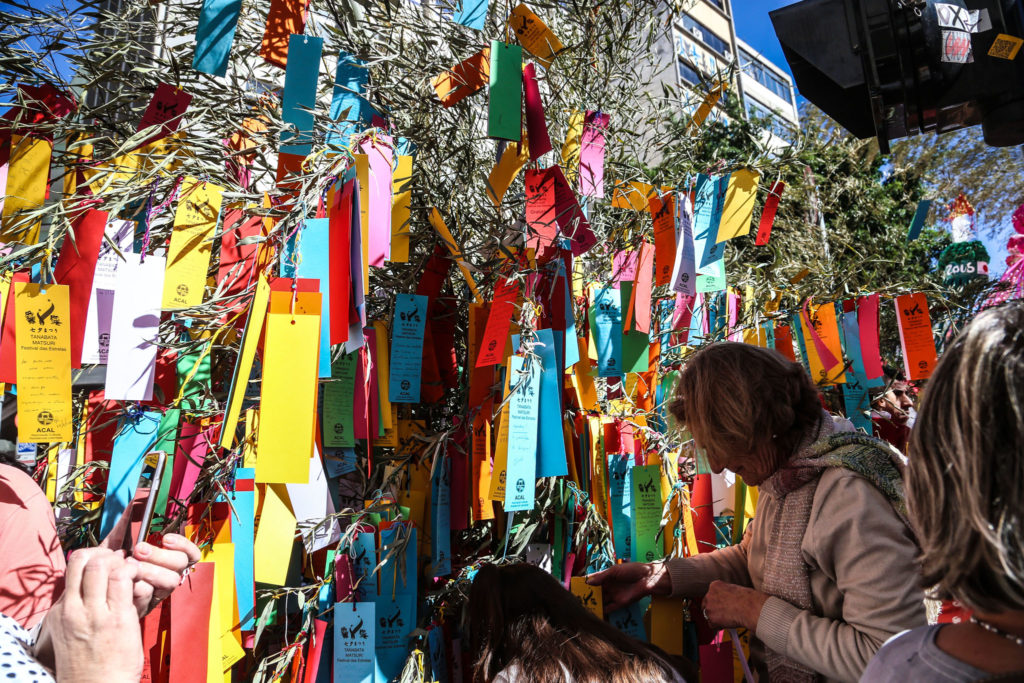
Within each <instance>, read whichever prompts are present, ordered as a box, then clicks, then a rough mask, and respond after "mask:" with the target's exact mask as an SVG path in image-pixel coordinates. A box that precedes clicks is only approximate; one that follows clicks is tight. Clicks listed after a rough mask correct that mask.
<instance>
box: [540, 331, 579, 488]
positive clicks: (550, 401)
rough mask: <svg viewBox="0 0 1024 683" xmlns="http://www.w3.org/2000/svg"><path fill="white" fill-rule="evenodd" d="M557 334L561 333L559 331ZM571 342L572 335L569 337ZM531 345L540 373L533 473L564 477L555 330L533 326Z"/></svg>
mask: <svg viewBox="0 0 1024 683" xmlns="http://www.w3.org/2000/svg"><path fill="white" fill-rule="evenodd" d="M559 335H561V333H559ZM572 340H573V342H575V341H576V337H575V336H573V337H572ZM537 341H538V344H537V346H536V347H535V348H536V350H537V355H539V356H540V361H541V366H542V368H541V376H540V411H539V412H540V439H539V441H538V443H537V477H538V478H540V477H564V476H566V475H568V474H569V464H568V461H567V460H566V457H565V436H564V435H563V433H562V402H561V398H562V397H561V394H562V378H563V377H564V371H563V369H562V368H560V367H559V364H558V358H557V356H558V354H557V352H556V350H555V344H556V343H557V342H556V340H555V334H554V333H553V332H552V331H551V330H537Z"/></svg>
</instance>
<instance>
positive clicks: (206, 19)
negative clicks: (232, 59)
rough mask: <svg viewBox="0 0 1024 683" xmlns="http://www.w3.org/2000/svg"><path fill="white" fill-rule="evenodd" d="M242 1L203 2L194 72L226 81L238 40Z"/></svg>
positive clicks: (210, 0)
mask: <svg viewBox="0 0 1024 683" xmlns="http://www.w3.org/2000/svg"><path fill="white" fill-rule="evenodd" d="M241 12H242V0H203V8H202V9H201V10H200V11H199V24H198V26H197V27H196V51H195V55H194V56H193V57H192V68H193V69H195V70H196V71H201V72H203V73H204V74H210V75H211V76H217V77H218V78H223V76H224V75H225V74H226V73H227V71H228V57H229V56H230V53H231V43H232V42H234V40H235V28H236V27H237V26H238V16H239V14H241Z"/></svg>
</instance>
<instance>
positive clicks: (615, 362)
mask: <svg viewBox="0 0 1024 683" xmlns="http://www.w3.org/2000/svg"><path fill="white" fill-rule="evenodd" d="M590 330H591V333H592V334H593V335H594V344H595V345H596V346H597V370H598V376H599V377H620V376H621V375H622V304H621V302H620V301H619V290H617V289H595V290H594V305H593V306H592V307H591V309H590Z"/></svg>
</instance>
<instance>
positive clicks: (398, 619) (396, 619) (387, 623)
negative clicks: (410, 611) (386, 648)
mask: <svg viewBox="0 0 1024 683" xmlns="http://www.w3.org/2000/svg"><path fill="white" fill-rule="evenodd" d="M380 625H381V628H392V627H396V626H397V627H398V628H401V627H403V626H405V622H404V621H402V609H401V608H400V607H399V606H398V605H395V611H394V614H392V615H391V616H390V617H381V618H380Z"/></svg>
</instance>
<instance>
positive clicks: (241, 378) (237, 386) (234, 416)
mask: <svg viewBox="0 0 1024 683" xmlns="http://www.w3.org/2000/svg"><path fill="white" fill-rule="evenodd" d="M269 305H270V285H269V284H267V278H266V277H265V276H264V275H262V274H261V275H260V279H259V281H258V282H257V283H256V293H255V294H254V295H253V297H252V303H251V304H250V307H249V319H248V320H247V321H246V323H245V332H244V334H243V335H242V347H241V349H239V351H238V360H237V361H236V362H235V376H234V380H233V381H232V384H231V390H230V391H229V392H228V409H227V411H226V412H225V413H224V426H223V427H222V428H221V434H220V447H221V448H225V449H228V450H230V449H231V446H232V444H234V441H235V426H236V425H237V424H238V416H239V414H240V413H241V410H242V399H243V398H245V387H246V386H248V384H249V373H250V372H251V371H252V363H253V360H254V359H255V358H256V347H257V346H259V343H260V335H261V334H262V333H263V321H264V319H265V318H266V315H267V306H269Z"/></svg>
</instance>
